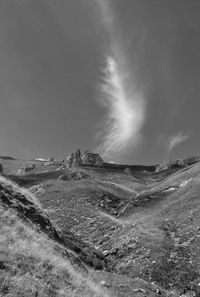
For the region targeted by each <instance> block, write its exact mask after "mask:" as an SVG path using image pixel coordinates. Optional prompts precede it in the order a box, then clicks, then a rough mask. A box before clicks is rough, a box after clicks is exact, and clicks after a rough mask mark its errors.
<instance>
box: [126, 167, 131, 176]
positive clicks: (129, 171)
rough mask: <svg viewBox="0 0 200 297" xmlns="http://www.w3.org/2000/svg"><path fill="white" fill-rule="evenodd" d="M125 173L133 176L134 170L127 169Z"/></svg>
mask: <svg viewBox="0 0 200 297" xmlns="http://www.w3.org/2000/svg"><path fill="white" fill-rule="evenodd" d="M124 173H126V174H130V175H131V174H132V170H131V169H130V168H128V167H127V168H125V169H124Z"/></svg>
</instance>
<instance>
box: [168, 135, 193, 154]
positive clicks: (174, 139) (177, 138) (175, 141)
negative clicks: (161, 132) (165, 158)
mask: <svg viewBox="0 0 200 297" xmlns="http://www.w3.org/2000/svg"><path fill="white" fill-rule="evenodd" d="M188 138H189V136H188V135H187V134H184V133H183V132H179V133H178V134H176V135H172V136H170V137H169V142H168V155H169V154H170V153H171V151H172V150H173V149H174V148H175V147H177V146H178V145H179V144H181V143H182V142H184V141H186V140H187V139H188Z"/></svg>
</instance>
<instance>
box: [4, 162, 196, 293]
mask: <svg viewBox="0 0 200 297" xmlns="http://www.w3.org/2000/svg"><path fill="white" fill-rule="evenodd" d="M188 160H189V159H188ZM197 161H198V159H197ZM0 163H1V164H2V166H3V170H4V171H3V172H4V174H5V175H6V177H7V178H9V179H11V180H13V181H14V182H16V183H17V184H18V185H19V186H20V187H25V188H26V189H28V190H29V191H31V192H32V193H33V194H34V195H35V196H36V197H37V199H38V201H39V202H40V203H41V205H42V209H40V210H39V209H38V208H36V207H35V206H34V207H35V208H34V209H36V210H37V211H38V214H40V215H41V216H43V218H45V219H46V222H47V221H48V224H49V226H50V227H51V228H54V229H52V230H54V231H55V230H56V232H58V234H59V236H58V237H59V238H54V237H52V236H50V237H51V240H52V239H53V240H55V241H57V242H58V243H59V244H61V245H62V248H66V249H67V250H68V251H70V253H72V254H73V256H74V257H75V258H76V259H77V261H80V263H81V264H80V266H81V265H83V266H84V267H87V269H88V271H89V273H90V275H91V278H92V281H94V282H95V283H96V284H97V285H98V286H100V287H102V288H103V289H104V290H105V292H106V293H107V294H108V296H113V297H115V296H116V297H118V296H124V297H126V296H127V297H129V296H200V248H199V246H200V200H199V192H200V163H199V162H192V163H189V162H185V163H184V162H181V163H180V162H176V163H173V166H170V164H168V166H167V167H166V165H165V166H163V167H162V166H160V165H159V166H160V168H161V169H162V168H163V170H156V168H158V167H156V166H128V165H116V164H108V163H103V164H101V166H96V165H95V166H94V165H91V166H87V165H81V166H80V167H79V166H78V167H76V166H75V168H65V166H63V163H62V162H59V161H53V162H46V163H45V162H39V161H35V160H32V161H22V160H12V159H2V160H0ZM174 164H175V165H174ZM177 164H178V165H177ZM33 165H34V166H33ZM25 167H29V168H30V170H21V169H24V168H25ZM20 170H21V171H20ZM156 171H157V172H156ZM1 193H2V189H1ZM20 203H22V204H23V201H21V202H20ZM4 204H5V201H4ZM14 204H15V207H13V208H14V209H15V210H17V211H18V212H19V211H20V212H21V213H23V211H22V208H23V207H22V208H20V209H19V207H18V208H17V207H16V201H15V203H14ZM7 206H8V203H7ZM31 207H33V205H31ZM27 216H28V215H27ZM33 221H34V220H33ZM40 222H41V221H40ZM41 229H42V228H41ZM44 229H45V228H44V225H43V231H44ZM45 230H46V229H45ZM52 230H51V234H52V232H53V231H52ZM45 233H46V234H47V235H48V232H46V231H45ZM56 234H57V233H56ZM54 235H55V234H54ZM56 236H57V235H56ZM69 258H70V256H69ZM74 262H76V261H74ZM2 296H3V295H2ZM52 296H54V295H52ZM55 296H56V295H55ZM77 296H84V295H77ZM85 296H87V295H85ZM88 296H89V295H88Z"/></svg>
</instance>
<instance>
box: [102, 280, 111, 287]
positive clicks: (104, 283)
mask: <svg viewBox="0 0 200 297" xmlns="http://www.w3.org/2000/svg"><path fill="white" fill-rule="evenodd" d="M100 285H101V286H104V287H106V288H109V287H111V284H108V283H107V282H106V281H105V280H102V281H101V282H100Z"/></svg>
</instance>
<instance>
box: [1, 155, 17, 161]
mask: <svg viewBox="0 0 200 297" xmlns="http://www.w3.org/2000/svg"><path fill="white" fill-rule="evenodd" d="M0 159H3V160H15V158H13V157H10V156H0Z"/></svg>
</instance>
